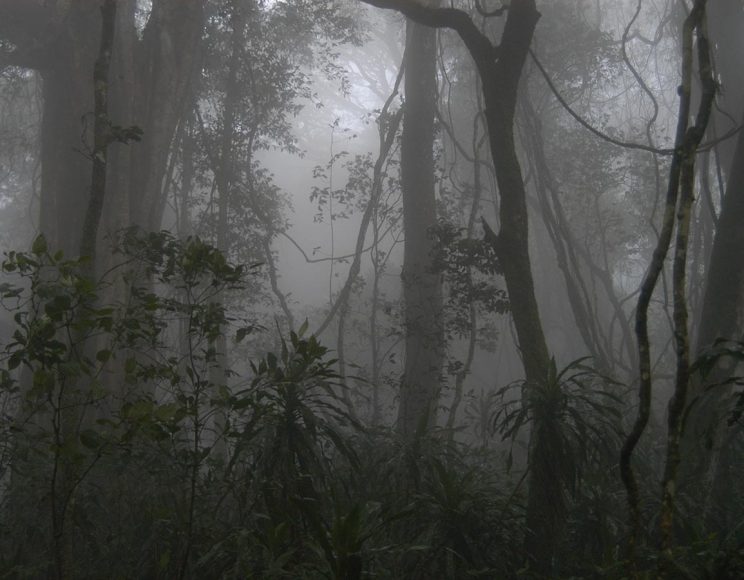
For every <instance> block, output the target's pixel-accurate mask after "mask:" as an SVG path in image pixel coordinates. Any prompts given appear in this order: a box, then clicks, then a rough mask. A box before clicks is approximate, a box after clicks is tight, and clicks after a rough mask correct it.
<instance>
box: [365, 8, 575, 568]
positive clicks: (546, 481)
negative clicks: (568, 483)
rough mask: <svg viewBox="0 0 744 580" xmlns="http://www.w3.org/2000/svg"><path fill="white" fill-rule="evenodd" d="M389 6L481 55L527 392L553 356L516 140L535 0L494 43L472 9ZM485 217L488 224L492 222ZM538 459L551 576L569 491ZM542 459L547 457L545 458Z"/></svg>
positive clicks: (534, 487)
mask: <svg viewBox="0 0 744 580" xmlns="http://www.w3.org/2000/svg"><path fill="white" fill-rule="evenodd" d="M363 1H364V2H366V3H367V4H371V5H373V6H378V7H381V8H394V9H397V10H399V11H401V12H402V13H403V14H405V15H406V16H408V17H409V18H411V19H412V20H415V21H417V22H419V23H421V24H425V25H427V26H432V27H436V28H451V29H453V30H454V31H455V32H457V33H458V34H459V36H460V38H461V39H462V41H463V42H464V43H465V45H466V47H467V48H468V51H469V52H470V55H471V57H472V58H473V60H474V62H475V65H476V68H477V69H478V73H479V75H480V79H481V82H482V90H483V98H484V105H485V110H486V122H487V126H488V136H489V144H490V146H491V156H492V159H493V163H494V167H495V170H496V180H497V183H498V187H499V193H500V196H501V197H500V207H499V215H500V230H499V233H498V235H496V234H494V233H493V232H492V231H490V234H488V239H489V240H490V241H491V243H492V245H493V247H494V250H495V252H496V255H497V257H498V259H499V263H500V264H501V267H502V269H503V273H504V279H505V281H506V287H507V292H508V295H509V301H510V305H511V311H512V316H513V319H514V325H515V327H516V331H517V340H518V344H519V348H520V351H521V353H522V357H523V366H524V370H525V375H526V378H527V389H526V390H525V396H526V397H529V396H530V388H531V385H541V384H542V383H544V382H545V381H546V380H547V377H548V369H549V364H550V357H549V354H548V347H547V343H546V341H545V333H544V331H543V327H542V322H541V319H540V313H539V311H538V307H537V300H536V299H535V289H534V279H533V276H532V271H531V264H530V257H529V245H528V242H529V235H528V234H529V227H528V215H527V198H526V191H525V185H524V180H523V178H522V172H521V169H520V165H519V160H518V158H517V152H516V147H515V143H514V114H515V110H516V103H517V91H518V87H519V80H520V76H521V72H522V69H523V67H524V63H525V61H526V59H527V56H528V53H529V46H530V43H531V41H532V36H533V33H534V30H535V27H536V25H537V21H538V19H539V17H540V14H539V12H538V11H537V7H536V5H535V2H534V1H533V0H518V1H514V2H512V3H511V5H510V7H509V9H508V16H507V19H506V22H505V24H504V31H503V34H502V37H501V42H500V44H499V45H498V46H494V45H493V44H492V42H491V41H490V40H489V39H488V37H487V36H486V35H485V34H483V33H482V32H481V31H480V30H479V29H478V28H477V26H476V25H475V23H474V22H473V20H472V19H471V18H470V16H468V14H467V13H465V12H463V11H461V10H457V9H453V8H440V9H431V8H428V7H425V6H422V5H421V4H418V3H414V2H393V1H389V0H363ZM484 223H485V222H484ZM535 443H536V445H537V447H535V446H532V447H531V449H530V457H531V458H537V462H534V463H532V464H531V467H530V488H529V494H530V495H529V500H528V506H527V534H526V538H525V549H526V552H527V554H528V559H529V561H530V565H531V566H534V568H535V570H536V571H537V572H538V573H542V574H546V575H549V574H550V571H551V570H552V566H553V562H552V560H553V555H554V553H555V549H556V546H557V542H558V536H559V530H560V526H561V522H560V519H559V518H558V517H556V516H557V514H556V513H555V511H554V510H552V509H551V506H553V505H555V504H556V503H557V502H558V497H557V495H556V494H558V495H559V494H561V493H562V490H561V486H560V483H559V479H558V478H557V477H554V474H553V473H552V469H553V468H552V466H551V464H550V463H549V462H547V461H543V460H546V459H547V457H548V455H549V454H547V453H546V452H545V450H544V449H542V448H541V447H540V446H542V445H545V444H546V443H547V441H546V439H545V438H542V437H540V438H537V441H536V442H535ZM541 459H542V460H541Z"/></svg>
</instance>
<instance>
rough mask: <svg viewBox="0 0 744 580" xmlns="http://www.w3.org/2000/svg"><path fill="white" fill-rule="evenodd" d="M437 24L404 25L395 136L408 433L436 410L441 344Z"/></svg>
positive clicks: (403, 419) (402, 411)
mask: <svg viewBox="0 0 744 580" xmlns="http://www.w3.org/2000/svg"><path fill="white" fill-rule="evenodd" d="M436 48H437V31H436V30H435V29H433V28H430V27H428V26H425V25H422V24H418V23H416V22H412V21H408V22H407V24H406V53H405V59H404V68H405V96H406V101H405V106H404V113H403V135H402V142H401V187H402V194H403V233H404V236H405V246H404V255H403V272H402V274H401V278H402V280H403V302H404V312H405V320H404V323H403V326H404V333H405V368H404V371H403V377H402V380H401V393H400V406H399V409H398V429H399V431H400V432H401V433H402V434H403V435H404V437H408V438H410V437H413V436H414V435H415V434H416V433H419V432H420V431H421V430H422V429H428V428H429V427H430V426H431V424H432V423H433V422H434V418H435V416H436V405H437V400H438V397H439V385H440V381H441V376H440V375H441V371H442V359H443V357H444V348H443V341H444V337H443V323H442V288H441V282H440V276H439V273H438V272H436V270H435V267H434V255H433V239H432V232H431V229H432V228H433V227H434V225H435V224H436V220H437V216H436V199H435V183H434V136H435V135H434V118H435V111H436V106H437V85H436V67H437V64H436V56H437V54H436Z"/></svg>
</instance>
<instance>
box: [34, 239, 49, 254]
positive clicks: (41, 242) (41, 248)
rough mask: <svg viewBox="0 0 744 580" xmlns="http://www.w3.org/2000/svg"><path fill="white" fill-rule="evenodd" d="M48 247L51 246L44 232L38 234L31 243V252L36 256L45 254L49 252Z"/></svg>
mask: <svg viewBox="0 0 744 580" xmlns="http://www.w3.org/2000/svg"><path fill="white" fill-rule="evenodd" d="M48 249H49V248H48V245H47V241H46V238H45V237H44V234H39V235H38V236H36V239H35V240H34V243H33V244H32V245H31V252H32V253H33V254H34V255H35V256H43V255H44V254H46V253H47V250H48Z"/></svg>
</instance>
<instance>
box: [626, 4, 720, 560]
mask: <svg viewBox="0 0 744 580" xmlns="http://www.w3.org/2000/svg"><path fill="white" fill-rule="evenodd" d="M705 4H706V2H705V0H698V1H696V2H695V6H694V7H693V9H692V11H691V12H690V14H689V15H688V17H687V18H686V19H685V22H684V27H683V47H682V84H681V86H680V104H679V112H678V117H677V130H676V136H675V148H674V154H673V156H672V162H671V166H670V173H669V182H668V187H667V195H666V202H665V207H664V215H663V220H662V227H661V231H660V233H659V239H658V242H657V245H656V248H655V249H654V253H653V256H652V259H651V263H650V264H649V267H648V270H647V272H646V275H645V277H644V279H643V282H642V284H641V289H640V293H639V296H638V305H637V309H636V336H637V340H638V359H639V374H640V379H639V410H638V415H637V417H636V421H635V423H634V425H633V428H632V429H631V432H630V433H629V434H628V436H627V438H626V440H625V443H624V444H623V448H622V450H621V457H620V473H621V476H622V479H623V483H624V485H625V488H626V491H627V494H628V505H629V514H630V535H629V539H628V552H629V559H630V562H631V566H633V567H635V548H636V544H637V542H638V538H639V535H640V532H641V526H642V522H641V507H640V490H639V487H638V483H637V481H636V479H635V475H634V472H633V468H632V464H631V458H632V454H633V451H634V449H635V447H636V445H637V444H638V441H639V440H640V437H641V435H642V434H643V432H644V430H645V428H646V425H647V423H648V420H649V415H650V408H651V394H652V388H653V377H652V367H651V345H650V340H649V332H648V309H649V305H650V302H651V298H652V296H653V293H654V290H655V288H656V285H657V282H658V280H659V277H660V275H661V273H662V270H663V268H664V261H665V259H666V256H667V253H668V251H669V246H670V243H671V241H672V234H673V231H674V228H675V225H676V226H677V228H678V232H677V241H676V244H675V266H674V334H675V343H676V353H677V372H676V381H675V392H674V396H673V397H672V399H671V401H670V406H669V417H668V439H667V450H666V451H667V459H666V465H665V473H664V478H663V482H662V511H661V517H660V527H661V533H662V550H663V551H664V552H665V553H669V551H670V549H671V531H672V520H673V517H672V516H673V510H674V490H675V487H676V470H677V467H678V465H679V459H680V458H679V449H678V447H679V437H680V434H681V426H682V415H683V412H684V408H685V405H686V391H687V385H688V382H689V338H688V330H687V306H686V289H685V281H686V275H685V272H686V263H687V244H688V232H689V219H690V213H691V204H692V193H693V192H692V187H693V183H694V159H695V155H696V153H697V147H698V146H699V144H700V142H701V140H702V137H703V134H704V133H705V128H706V126H707V124H708V119H709V115H710V109H711V106H712V102H713V98H714V96H715V88H714V85H713V80H712V76H711V71H710V62H709V60H708V52H707V41H706V39H705V36H704V32H703V27H702V22H703V20H704V15H705ZM695 31H697V41H698V60H699V64H700V78H701V81H702V84H703V86H704V87H705V89H706V91H705V93H704V96H705V98H704V99H702V100H701V102H700V107H699V110H698V114H697V118H696V122H695V124H694V125H693V126H692V127H689V122H690V121H689V118H690V110H691V91H692V64H693V33H694V32H695ZM680 189H681V190H682V195H681V199H680ZM675 212H678V216H679V217H678V218H677V219H675ZM665 572H666V570H665V569H664V568H663V567H662V568H660V573H665ZM633 573H634V574H635V575H637V572H635V568H633Z"/></svg>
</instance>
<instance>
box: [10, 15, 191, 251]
mask: <svg viewBox="0 0 744 580" xmlns="http://www.w3.org/2000/svg"><path fill="white" fill-rule="evenodd" d="M101 4H102V2H101V0H73V1H72V2H65V3H60V2H54V3H50V2H41V1H40V0H38V1H37V0H29V1H25V0H2V2H0V40H2V41H3V46H2V48H3V49H4V50H3V52H2V53H0V65H3V66H8V65H12V66H19V67H23V68H30V69H35V70H38V71H39V72H40V73H41V76H42V79H43V107H44V110H43V119H42V128H41V134H42V139H41V163H42V180H41V181H42V183H41V230H42V232H44V234H45V235H46V237H47V239H48V242H49V244H50V245H52V246H53V247H58V248H61V249H62V250H64V251H65V253H66V254H67V255H70V256H73V255H76V253H77V252H78V250H79V248H80V240H81V235H82V231H83V220H84V215H85V209H86V206H87V200H88V192H89V188H88V187H87V184H86V181H87V177H86V176H87V175H88V174H89V171H88V170H87V167H88V166H89V164H90V163H91V158H92V156H93V155H94V151H93V148H94V145H93V139H92V128H93V123H92V118H91V114H92V112H93V109H94V107H93V99H92V97H93V88H92V87H93V79H92V76H91V71H92V70H93V63H94V60H95V58H96V54H97V50H96V47H97V43H98V38H99V36H100V30H101V24H100V19H99V17H98V15H99V7H100V6H101ZM117 7H118V10H117V22H116V29H117V32H116V41H115V45H114V47H113V54H112V77H111V78H112V81H111V83H110V87H109V94H110V97H109V115H108V116H109V122H110V124H111V127H110V130H112V131H113V130H118V131H125V130H126V129H127V128H131V127H138V128H139V129H141V131H142V132H143V133H144V136H143V139H142V141H141V143H139V144H138V145H137V147H136V148H129V147H128V146H127V145H124V144H121V145H115V146H112V147H111V150H110V151H109V163H108V169H107V173H108V178H107V188H108V189H109V195H108V196H107V197H108V202H107V203H106V204H105V208H104V212H105V213H104V222H103V223H104V225H105V226H106V228H105V230H107V231H115V230H117V229H120V228H122V227H126V226H129V225H132V224H137V225H140V226H142V227H145V228H147V229H158V228H159V227H160V220H161V218H162V214H163V209H164V207H165V200H164V199H163V195H162V182H163V176H164V174H165V170H166V166H167V161H168V156H169V153H170V145H171V142H172V140H173V136H174V133H175V130H176V127H177V126H178V124H179V122H180V120H181V117H182V114H183V112H184V107H185V105H186V104H188V103H189V102H190V98H189V94H190V87H191V85H192V81H193V77H194V74H195V73H196V72H197V68H196V67H195V63H196V62H197V59H198V55H199V51H198V50H194V47H198V46H199V39H200V37H201V31H202V27H203V7H204V0H186V1H180V0H177V1H176V0H155V1H154V2H153V4H152V8H151V11H150V13H149V16H148V18H147V22H146V25H145V27H144V30H143V31H142V35H141V37H140V35H139V33H138V31H137V27H136V23H135V11H136V7H137V2H136V1H135V0H121V1H120V2H118V4H117ZM174 95H176V96H177V97H176V98H173V97H174ZM81 135H82V138H81ZM81 139H82V140H81Z"/></svg>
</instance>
